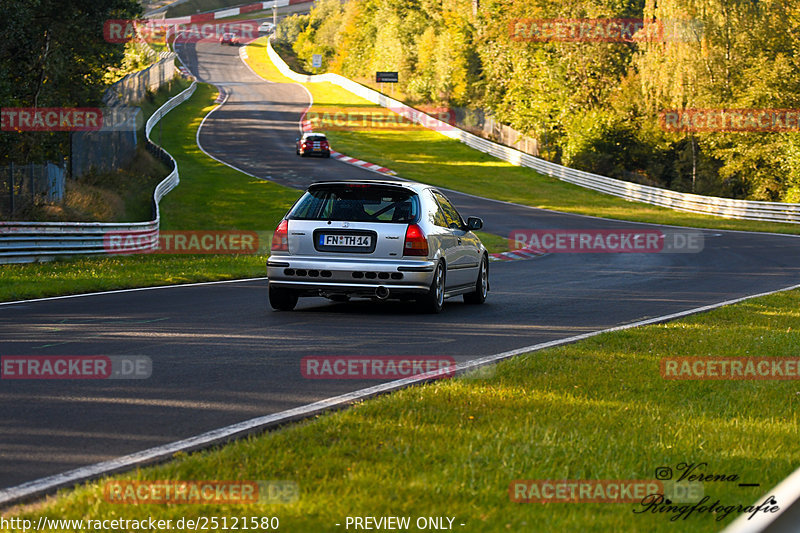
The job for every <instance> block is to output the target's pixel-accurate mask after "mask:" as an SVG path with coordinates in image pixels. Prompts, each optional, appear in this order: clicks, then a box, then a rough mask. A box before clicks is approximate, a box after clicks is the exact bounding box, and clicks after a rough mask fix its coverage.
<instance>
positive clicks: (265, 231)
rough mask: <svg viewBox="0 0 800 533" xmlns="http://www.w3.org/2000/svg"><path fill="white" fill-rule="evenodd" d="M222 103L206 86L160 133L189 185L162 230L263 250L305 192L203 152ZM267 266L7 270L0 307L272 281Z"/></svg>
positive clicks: (69, 263) (55, 265)
mask: <svg viewBox="0 0 800 533" xmlns="http://www.w3.org/2000/svg"><path fill="white" fill-rule="evenodd" d="M215 97H216V91H215V90H214V89H213V88H212V87H210V86H208V85H198V88H197V90H196V91H195V94H194V95H193V96H192V98H191V99H190V100H189V101H187V102H185V103H183V104H181V105H180V106H178V107H177V108H175V110H173V111H171V112H170V113H169V114H167V115H166V117H164V119H162V120H163V126H162V127H156V128H155V129H154V130H153V135H152V137H153V140H154V141H156V142H157V143H159V140H160V135H161V142H160V143H163V146H164V148H165V149H166V150H167V151H168V152H170V153H171V154H172V156H173V157H174V158H175V160H176V161H177V162H178V169H179V172H180V178H181V182H180V184H179V185H178V187H177V188H175V189H174V190H173V191H172V192H170V193H169V194H168V195H167V196H166V197H164V199H163V200H162V201H161V215H162V229H164V230H243V231H256V232H258V233H259V238H260V244H261V248H262V249H263V248H264V247H265V244H266V243H267V242H268V239H269V235H270V233H271V232H272V231H273V230H274V229H275V226H276V225H277V224H278V221H279V220H280V219H281V217H282V216H283V215H284V214H285V212H286V210H287V209H288V208H289V206H290V205H291V204H292V203H293V202H294V201H295V199H297V197H298V196H299V195H300V191H296V190H293V189H288V188H286V187H281V186H279V185H275V184H273V183H270V182H265V181H261V180H257V179H255V178H251V177H249V176H246V175H245V174H242V173H240V172H237V171H235V170H233V169H231V168H230V167H227V166H225V165H223V164H221V163H218V162H216V161H214V160H212V159H210V158H208V157H207V156H205V155H204V154H203V153H202V152H201V151H200V149H199V148H198V147H197V144H196V143H195V134H196V131H197V127H198V126H199V125H200V121H201V120H202V118H203V117H204V116H205V115H206V114H207V113H208V112H209V111H210V110H211V109H212V108H213V106H214V104H213V101H214V98H215ZM154 105H155V104H154ZM149 112H150V113H151V112H152V110H149ZM148 116H149V115H148ZM187 125H188V127H187ZM150 194H152V191H151V192H150ZM265 259H266V255H264V254H260V255H219V256H207V255H161V254H154V255H140V256H124V257H123V256H116V257H98V258H93V257H85V258H78V259H73V260H65V261H57V262H52V263H43V264H24V265H0V272H2V278H3V283H2V284H0V301H12V300H20V299H25V298H40V297H45V296H58V295H64V294H80V293H84V292H94V291H103V290H112V289H122V288H130V287H148V286H155V285H165V284H175V283H186V282H197V281H216V280H226V279H238V278H250V277H259V276H263V275H265V274H266V267H265V264H264V263H265Z"/></svg>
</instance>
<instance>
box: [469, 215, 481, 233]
mask: <svg viewBox="0 0 800 533" xmlns="http://www.w3.org/2000/svg"><path fill="white" fill-rule="evenodd" d="M482 227H483V220H481V219H479V218H478V217H469V218H467V229H469V230H470V231H474V230H479V229H481V228H482Z"/></svg>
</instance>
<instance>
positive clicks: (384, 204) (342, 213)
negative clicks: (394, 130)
mask: <svg viewBox="0 0 800 533" xmlns="http://www.w3.org/2000/svg"><path fill="white" fill-rule="evenodd" d="M418 215H419V198H418V197H417V195H416V194H415V193H414V192H412V191H409V190H406V189H401V188H399V187H381V186H374V185H357V186H352V187H351V186H342V185H336V186H332V187H315V188H314V189H312V190H311V191H309V192H306V193H305V194H304V195H303V197H302V198H300V200H299V201H298V202H297V204H296V205H295V206H294V209H292V211H291V213H289V217H288V218H289V219H290V220H347V221H350V222H396V223H404V224H409V223H412V222H414V221H416V220H417V217H418Z"/></svg>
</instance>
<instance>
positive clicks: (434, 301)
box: [417, 261, 446, 313]
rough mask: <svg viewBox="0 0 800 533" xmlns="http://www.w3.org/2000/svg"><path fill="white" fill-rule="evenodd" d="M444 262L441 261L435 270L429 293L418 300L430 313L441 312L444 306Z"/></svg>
mask: <svg viewBox="0 0 800 533" xmlns="http://www.w3.org/2000/svg"><path fill="white" fill-rule="evenodd" d="M445 276H446V273H445V269H444V263H442V262H441V261H439V263H438V264H437V265H436V268H435V269H434V271H433V281H431V288H430V289H429V290H428V293H427V294H425V296H423V297H422V298H420V299H419V300H417V303H419V304H420V305H421V306H422V308H423V309H424V310H425V311H426V312H428V313H441V312H442V307H444V287H445Z"/></svg>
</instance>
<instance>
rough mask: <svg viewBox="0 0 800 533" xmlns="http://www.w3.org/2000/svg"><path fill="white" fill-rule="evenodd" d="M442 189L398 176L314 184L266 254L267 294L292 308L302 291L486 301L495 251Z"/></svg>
mask: <svg viewBox="0 0 800 533" xmlns="http://www.w3.org/2000/svg"><path fill="white" fill-rule="evenodd" d="M482 226H483V222H482V221H481V219H479V218H477V217H470V218H468V219H467V221H466V223H465V222H464V220H463V219H462V218H461V216H460V215H459V214H458V211H457V210H456V208H455V207H454V206H453V204H452V203H451V202H450V201H449V200H448V199H447V198H446V197H445V195H444V194H442V193H441V192H440V191H438V190H436V189H435V188H433V187H430V186H428V185H423V184H421V183H413V182H404V181H403V182H401V181H332V182H321V183H315V184H313V185H312V186H311V187H309V188H308V190H307V191H306V192H305V194H304V195H303V196H302V197H301V198H300V199H299V200H298V201H297V202H296V203H295V204H294V206H293V207H292V208H291V209H290V210H289V213H288V214H287V215H286V217H284V219H283V220H282V221H281V222H280V224H278V228H277V229H276V230H275V233H274V234H273V237H272V247H271V248H272V253H271V255H270V257H269V259H268V261H267V276H268V277H269V301H270V305H271V306H272V307H273V308H274V309H278V310H282V311H289V310H292V309H294V306H295V305H296V304H297V299H298V297H300V296H324V297H326V298H330V299H331V300H334V301H346V300H348V299H349V298H350V297H368V298H375V299H378V300H385V299H387V298H392V299H408V300H411V299H413V300H416V301H417V302H418V303H419V304H420V305H421V306H422V308H423V309H424V310H426V311H429V312H433V313H438V312H439V311H441V310H442V305H443V303H444V300H445V299H446V298H450V297H453V296H457V295H463V296H464V301H465V302H468V303H474V304H480V303H483V302H484V301H485V300H486V295H487V293H488V291H489V257H488V254H487V252H486V248H485V247H484V246H483V244H482V243H481V241H480V239H479V238H478V237H477V236H476V235H475V234H474V233H473V230H478V229H481V227H482Z"/></svg>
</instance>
